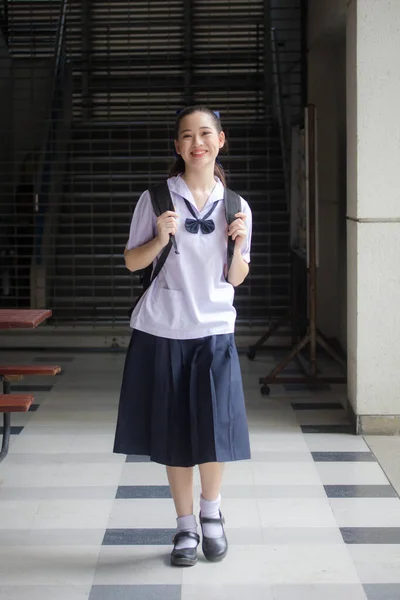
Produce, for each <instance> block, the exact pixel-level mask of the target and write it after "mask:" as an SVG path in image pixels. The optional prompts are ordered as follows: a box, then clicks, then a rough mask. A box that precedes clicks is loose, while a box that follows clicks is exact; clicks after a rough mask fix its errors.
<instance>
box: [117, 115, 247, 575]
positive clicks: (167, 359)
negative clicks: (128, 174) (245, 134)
mask: <svg viewBox="0 0 400 600" xmlns="http://www.w3.org/2000/svg"><path fill="white" fill-rule="evenodd" d="M224 145H225V134H224V132H223V131H222V127H221V123H220V119H219V117H218V116H217V114H215V113H213V112H212V111H211V110H209V109H208V108H206V107H204V106H195V107H190V108H186V109H185V110H183V111H182V112H181V113H180V114H179V116H178V118H177V122H176V128H175V150H176V154H177V160H176V162H175V164H174V165H173V167H172V169H171V172H170V178H169V179H168V187H169V191H170V193H171V197H172V200H173V205H174V207H175V210H174V211H167V212H165V213H164V214H162V215H161V216H160V217H158V218H157V217H156V216H155V214H154V211H153V207H152V203H151V200H150V197H149V192H148V191H147V192H144V194H143V195H142V196H141V198H140V199H139V201H138V204H137V206H136V209H135V212H134V215H133V218H132V224H131V229H130V236H129V241H128V244H127V247H126V250H125V253H124V255H125V263H126V267H127V268H128V269H129V270H130V271H132V272H133V271H138V270H140V269H144V268H145V267H147V266H148V265H149V264H151V263H154V264H155V261H156V260H157V257H158V256H159V255H160V253H161V252H162V250H163V248H164V247H165V246H166V245H167V244H168V243H169V240H170V235H174V236H175V237H176V243H177V248H178V249H179V253H176V252H174V251H171V252H170V254H169V256H168V258H167V261H166V262H165V264H164V266H163V268H162V269H161V271H160V273H159V275H158V277H157V278H156V279H155V280H154V281H153V283H152V284H151V286H150V287H149V288H148V290H147V291H146V293H145V294H144V295H143V296H142V298H141V299H140V301H139V302H138V304H137V305H136V307H135V309H134V310H133V313H132V316H131V327H132V329H133V332H132V338H131V341H130V344H129V348H128V352H127V356H126V362H125V369H124V375H123V381H122V387H121V397H120V404H119V412H118V422H117V429H116V436H115V446H114V452H120V453H123V454H140V455H147V456H150V459H151V460H152V461H155V462H158V463H161V464H163V465H166V467H167V475H168V481H169V485H170V488H171V494H172V497H173V499H174V503H175V508H176V512H177V533H176V535H175V537H174V539H173V544H174V548H173V551H172V554H171V563H172V564H173V565H180V566H192V565H195V564H196V562H197V546H198V544H199V542H200V537H199V534H198V530H197V523H196V517H195V515H194V514H193V467H194V466H195V465H199V471H200V479H201V496H200V525H201V528H202V536H203V540H202V549H203V553H204V555H205V557H206V559H208V560H210V561H218V560H222V559H223V558H224V557H225V556H226V554H227V551H228V543H227V539H226V536H225V532H224V527H223V525H224V519H223V517H222V515H221V512H220V510H219V508H220V502H221V496H220V488H221V482H222V472H223V463H224V462H226V461H236V460H243V459H248V458H250V447H249V435H248V427H247V418H246V411H245V404H244V397H243V388H242V379H241V373H240V365H239V359H238V355H237V350H236V347H235V342H234V326H235V318H236V311H235V309H234V307H233V296H234V286H238V285H240V284H241V283H242V282H243V281H244V279H245V278H246V276H247V274H248V272H249V266H248V263H249V261H250V240H251V211H250V208H249V206H248V204H247V202H246V201H245V200H243V198H241V204H242V210H241V212H239V213H237V214H236V215H235V217H236V219H235V220H234V222H233V223H232V224H231V225H230V226H229V228H228V226H227V222H226V217H225V207H224V201H223V198H224V186H225V175H224V172H223V170H222V168H221V167H220V166H219V165H218V164H216V159H217V156H218V153H219V151H220V150H221V149H222V148H223V147H224ZM228 235H229V236H231V238H232V239H233V240H234V242H235V250H234V255H233V259H232V264H231V267H230V269H229V273H226V262H227V241H228Z"/></svg>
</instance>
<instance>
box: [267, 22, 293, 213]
mask: <svg viewBox="0 0 400 600" xmlns="http://www.w3.org/2000/svg"><path fill="white" fill-rule="evenodd" d="M271 56H272V66H273V69H272V79H273V82H272V83H273V88H274V97H275V103H276V109H277V116H278V122H279V135H280V143H281V152H282V162H283V170H284V177H285V193H286V201H287V209H288V210H289V208H290V141H289V129H288V123H287V118H286V111H285V106H284V95H283V88H282V72H281V65H280V57H279V50H278V42H277V38H276V30H275V28H271Z"/></svg>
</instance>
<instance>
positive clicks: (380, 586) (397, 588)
mask: <svg viewBox="0 0 400 600" xmlns="http://www.w3.org/2000/svg"><path fill="white" fill-rule="evenodd" d="M364 590H365V593H366V594H367V598H368V600H399V598H400V583H365V584H364Z"/></svg>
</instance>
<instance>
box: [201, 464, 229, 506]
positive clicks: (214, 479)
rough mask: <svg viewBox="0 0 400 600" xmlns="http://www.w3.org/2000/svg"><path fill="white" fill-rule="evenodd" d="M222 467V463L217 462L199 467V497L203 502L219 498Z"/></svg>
mask: <svg viewBox="0 0 400 600" xmlns="http://www.w3.org/2000/svg"><path fill="white" fill-rule="evenodd" d="M224 466H225V465H224V463H217V462H214V463H204V464H203V465H199V471H200V479H201V495H202V496H203V498H204V499H205V500H216V499H217V498H218V497H219V493H220V490H221V484H222V475H223V472H224Z"/></svg>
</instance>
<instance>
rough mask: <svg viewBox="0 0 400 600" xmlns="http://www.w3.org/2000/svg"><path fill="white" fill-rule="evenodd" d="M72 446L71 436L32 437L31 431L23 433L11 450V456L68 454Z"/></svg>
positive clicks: (47, 435) (49, 435) (52, 434)
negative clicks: (19, 454)
mask: <svg viewBox="0 0 400 600" xmlns="http://www.w3.org/2000/svg"><path fill="white" fill-rule="evenodd" d="M70 444H71V436H69V435H57V434H54V433H48V434H43V435H32V434H31V433H30V429H29V430H28V429H26V430H25V431H23V432H22V433H21V434H20V435H19V436H18V437H17V438H16V440H15V442H14V444H13V445H12V448H11V450H10V456H11V455H12V454H17V453H22V454H26V453H30V452H33V453H36V454H37V453H43V454H51V453H60V452H66V451H67V449H68V448H69V446H70Z"/></svg>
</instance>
